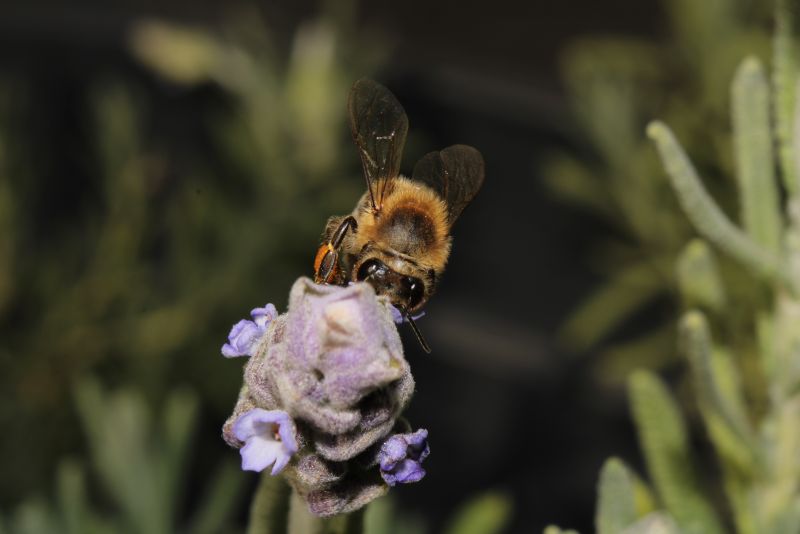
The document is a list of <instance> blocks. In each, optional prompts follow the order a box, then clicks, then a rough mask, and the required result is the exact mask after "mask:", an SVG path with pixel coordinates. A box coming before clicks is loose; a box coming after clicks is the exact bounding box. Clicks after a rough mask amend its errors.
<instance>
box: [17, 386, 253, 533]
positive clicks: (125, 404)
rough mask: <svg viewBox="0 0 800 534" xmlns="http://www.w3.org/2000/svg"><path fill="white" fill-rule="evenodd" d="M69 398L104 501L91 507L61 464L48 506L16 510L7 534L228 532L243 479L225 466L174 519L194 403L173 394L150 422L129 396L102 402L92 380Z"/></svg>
mask: <svg viewBox="0 0 800 534" xmlns="http://www.w3.org/2000/svg"><path fill="white" fill-rule="evenodd" d="M75 393H76V398H77V403H78V405H79V411H80V414H81V418H82V421H83V423H84V428H85V430H86V434H87V438H88V442H89V448H90V451H91V459H92V462H93V464H94V466H93V467H94V472H95V473H96V474H97V475H98V478H99V481H100V483H101V484H100V488H101V489H102V491H103V494H104V496H105V497H106V499H105V500H104V501H101V503H102V504H100V505H99V506H98V504H97V503H95V502H93V500H91V499H90V493H89V490H88V488H87V481H86V474H85V470H84V469H83V468H82V467H81V466H80V464H78V463H76V462H74V461H71V460H65V461H63V462H62V463H61V464H60V466H59V469H58V476H57V478H56V484H55V498H54V502H53V503H52V504H50V503H47V502H45V501H43V500H41V499H37V498H34V499H31V500H28V501H25V502H23V503H22V504H21V505H20V506H19V507H18V508H17V510H16V512H15V513H14V514H13V517H12V521H11V526H10V527H9V529H8V530H9V532H10V533H12V534H25V533H29V532H30V533H34V532H35V533H40V534H46V533H49V532H52V533H67V534H105V533H116V532H148V533H150V532H153V533H159V532H163V533H173V532H185V533H187V534H208V533H212V532H220V531H222V530H225V529H229V528H230V521H231V516H232V513H233V511H234V510H235V509H236V508H237V507H238V505H239V501H240V498H241V497H242V496H243V495H242V491H241V489H242V482H243V479H242V478H241V477H240V476H235V475H236V474H237V473H238V468H237V467H236V466H235V465H232V463H231V462H224V463H223V464H222V465H221V466H220V468H218V469H217V470H216V471H215V472H214V473H213V474H212V476H210V477H208V482H207V489H206V491H205V494H204V496H203V497H202V498H201V500H200V505H199V506H197V507H196V508H195V509H194V514H193V515H192V516H191V517H188V518H185V517H183V514H181V504H182V500H183V492H184V490H185V488H186V487H187V484H186V482H187V478H188V471H187V469H186V467H187V466H186V462H187V461H188V460H189V459H190V457H191V451H192V450H193V449H194V443H193V441H192V438H193V437H194V425H195V422H196V420H197V399H196V397H195V396H194V395H192V394H189V393H188V392H180V391H179V392H176V393H173V394H172V395H170V396H169V397H168V398H167V399H166V401H165V405H164V406H163V408H162V409H161V410H160V412H161V413H160V417H159V418H154V414H153V410H152V409H151V408H150V407H149V406H148V405H147V403H146V402H145V401H144V399H143V398H142V396H141V395H138V394H136V393H134V392H132V391H127V390H122V391H118V392H115V393H113V394H108V393H105V392H104V391H103V390H102V389H101V388H100V386H99V385H98V383H97V382H96V381H95V380H89V379H87V380H84V381H83V382H81V383H80V384H79V385H78V386H77V387H76V390H75ZM108 505H110V509H109V510H106V509H105V506H108ZM101 506H102V507H101Z"/></svg>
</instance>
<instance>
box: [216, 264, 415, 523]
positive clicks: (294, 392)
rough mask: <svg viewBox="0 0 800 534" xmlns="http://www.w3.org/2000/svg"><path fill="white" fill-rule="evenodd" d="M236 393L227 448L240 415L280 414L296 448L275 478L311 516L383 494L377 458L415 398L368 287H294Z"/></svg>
mask: <svg viewBox="0 0 800 534" xmlns="http://www.w3.org/2000/svg"><path fill="white" fill-rule="evenodd" d="M252 354H253V356H252V357H251V358H250V359H249V360H248V362H247V365H246V366H245V371H244V386H243V388H242V391H241V392H240V395H239V400H238V402H237V403H236V407H235V408H234V413H233V415H232V416H231V417H230V418H229V419H228V421H227V422H226V423H225V425H224V427H223V437H224V439H225V440H226V441H227V442H228V443H229V444H230V445H231V446H233V447H237V448H239V447H242V445H243V443H242V442H241V441H240V440H239V439H237V437H236V435H235V433H234V432H233V428H234V424H235V423H236V421H237V419H239V417H240V416H242V415H244V414H245V413H247V412H250V411H251V410H253V409H255V408H260V409H263V410H282V411H284V412H286V413H287V414H288V415H289V416H290V417H291V418H292V419H293V421H294V423H295V426H296V429H297V436H296V438H297V445H298V450H297V452H296V453H295V454H294V455H293V456H292V458H291V460H290V461H289V463H288V465H287V466H286V468H285V469H284V471H283V473H284V474H285V475H286V477H287V479H288V480H289V482H290V483H291V484H292V486H293V487H294V489H295V490H296V491H297V492H298V493H299V494H300V495H301V496H303V497H304V498H305V499H306V501H307V502H308V505H309V509H310V510H311V512H312V513H314V514H316V515H319V516H329V515H334V514H338V513H346V512H350V511H353V510H357V509H358V508H361V507H362V506H364V505H365V504H367V503H368V502H369V501H371V500H372V499H375V498H376V497H379V496H380V495H383V494H384V493H385V492H386V491H387V490H388V486H387V485H386V483H385V482H384V480H383V479H382V478H381V475H380V469H379V465H378V453H379V450H380V448H381V445H382V444H383V443H384V442H385V441H386V440H387V439H388V438H389V437H390V436H391V435H393V434H397V433H403V432H408V431H409V428H408V425H407V424H406V423H405V422H404V421H402V420H401V419H399V416H400V414H401V412H402V411H403V409H404V408H405V407H406V405H407V404H408V402H409V400H410V399H411V395H412V393H413V391H414V379H413V378H412V376H411V371H410V368H409V365H408V362H407V361H406V360H405V357H404V356H403V347H402V344H401V342H400V336H399V335H398V333H397V328H396V326H395V323H394V321H393V317H392V313H391V305H390V304H389V302H388V300H387V299H385V298H384V297H376V295H375V292H374V290H373V289H372V287H371V286H370V285H369V284H365V283H356V284H352V285H350V286H348V287H338V286H328V285H317V284H314V283H313V282H312V281H311V280H309V279H308V278H300V279H299V280H298V281H297V282H295V284H294V286H293V287H292V290H291V293H290V295H289V309H288V312H287V313H285V314H283V315H279V316H278V317H276V318H275V319H274V320H272V321H271V322H270V323H269V325H268V327H267V329H266V331H265V332H264V334H263V336H262V337H261V338H260V339H259V340H258V341H257V342H256V343H255V344H254V346H253V350H252Z"/></svg>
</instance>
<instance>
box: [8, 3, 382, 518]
mask: <svg viewBox="0 0 800 534" xmlns="http://www.w3.org/2000/svg"><path fill="white" fill-rule="evenodd" d="M351 7H352V6H350V5H348V4H346V3H339V4H336V5H335V6H332V7H331V8H330V10H329V11H327V12H326V13H324V14H323V15H321V16H320V17H319V18H318V19H316V20H312V21H310V22H308V23H307V24H305V25H303V26H301V27H300V28H299V30H298V31H297V33H296V34H295V35H294V36H293V40H292V41H291V42H290V43H289V44H288V47H289V49H288V52H287V51H286V50H282V49H279V44H278V39H277V38H276V32H274V31H273V29H272V28H270V27H269V25H268V24H265V23H264V22H263V20H262V18H261V17H260V15H259V14H258V13H256V12H248V13H242V14H241V15H240V16H237V17H233V18H232V20H228V21H220V23H219V25H218V28H217V29H214V30H211V29H201V28H192V29H189V28H184V27H178V26H174V25H171V24H168V23H166V22H157V21H147V22H142V23H140V24H138V25H136V26H135V27H134V28H131V32H130V48H131V51H132V56H133V55H135V57H138V58H139V60H140V61H141V64H142V65H145V66H147V67H148V68H152V72H153V75H152V79H153V84H158V86H159V87H158V93H157V94H154V93H153V92H151V91H152V90H151V89H148V87H147V86H145V85H143V84H142V83H141V81H138V82H137V81H136V80H135V79H134V78H131V77H129V74H126V73H125V72H124V71H123V72H121V73H109V74H108V75H106V76H105V78H99V77H98V79H96V80H91V81H89V82H87V83H86V86H85V87H86V91H85V93H84V94H81V95H80V99H81V102H82V106H81V107H80V108H79V109H81V110H82V113H83V115H82V116H81V117H79V123H80V125H81V126H80V128H76V130H75V132H74V135H73V136H72V137H70V138H69V139H67V140H66V142H67V143H68V146H69V147H70V148H72V149H74V150H75V152H76V154H75V155H74V156H73V154H72V153H71V152H70V151H69V150H64V149H62V150H61V151H60V152H58V153H59V154H61V153H66V154H67V156H69V157H70V161H72V157H74V161H72V164H73V167H70V168H66V170H64V172H63V173H62V172H60V169H59V168H58V166H57V165H56V164H54V163H52V162H51V160H50V159H48V158H47V157H46V156H45V154H46V153H47V148H48V147H47V146H36V143H35V142H34V139H37V138H38V137H37V134H39V137H41V135H40V134H41V132H38V131H35V129H34V127H33V126H30V127H29V126H28V125H29V124H31V123H35V121H33V120H31V119H30V118H31V117H32V116H34V115H35V114H36V112H37V106H35V105H34V103H33V102H31V101H29V100H28V99H27V98H26V95H27V92H28V87H27V86H26V84H27V83H28V82H27V81H26V80H24V79H23V80H18V81H15V82H13V83H12V82H10V81H9V82H5V83H3V84H2V85H0V87H2V97H3V98H2V99H0V248H2V250H0V365H2V372H0V391H1V392H2V393H0V395H1V397H0V400H1V401H2V402H0V406H2V408H0V424H2V426H3V428H4V432H5V436H6V438H5V439H3V440H2V446H0V462H1V463H0V465H2V471H3V475H4V477H3V482H2V484H0V499H1V500H2V502H3V503H13V502H15V501H17V500H19V499H20V498H21V497H22V496H24V495H26V494H29V493H30V492H31V491H32V490H33V489H35V488H43V487H46V486H47V485H48V484H47V482H46V481H47V480H49V479H50V477H51V476H50V475H51V473H52V472H53V471H54V470H55V464H56V461H57V458H58V457H60V456H61V455H63V454H64V453H65V452H69V451H73V452H74V451H78V450H80V448H81V441H82V438H81V433H80V430H79V425H78V424H77V413H76V410H74V409H71V407H72V406H74V403H73V401H72V393H71V392H72V391H74V384H75V382H76V381H77V380H79V379H80V378H81V377H83V376H85V375H86V374H87V373H92V374H94V375H95V376H98V377H100V379H101V381H102V382H103V383H108V384H115V385H129V384H132V385H135V387H136V389H137V390H139V391H141V393H142V395H144V398H145V399H146V402H147V403H149V404H150V405H152V406H161V405H163V403H164V402H166V399H168V398H171V397H170V395H171V392H172V391H173V390H174V389H175V388H176V387H179V386H187V385H189V384H191V387H192V389H193V395H196V397H197V399H199V400H198V402H199V406H200V407H201V408H202V410H201V411H200V413H201V414H202V416H204V417H206V418H207V419H208V422H209V424H210V425H212V426H211V427H210V428H211V429H212V430H213V428H214V427H215V426H217V425H219V424H220V422H221V421H223V420H224V419H225V416H226V415H227V412H229V410H230V407H231V406H232V404H233V402H234V400H235V398H236V392H237V390H238V387H239V383H240V380H241V369H240V368H239V367H238V366H235V365H226V362H225V361H224V359H223V358H222V357H221V356H220V355H219V351H218V348H219V346H221V344H222V342H224V334H225V332H227V329H228V328H229V327H230V324H231V323H232V322H235V320H236V318H238V317H240V316H242V315H244V314H246V312H247V310H249V309H250V308H252V307H255V306H258V305H263V304H264V300H259V299H270V300H272V301H274V302H275V303H276V304H277V305H278V306H282V305H283V303H282V302H281V298H283V297H281V296H282V295H285V294H286V288H287V287H289V285H290V282H291V281H292V280H294V279H295V278H296V277H297V276H298V275H299V274H302V273H307V272H309V269H310V263H311V261H312V260H313V254H314V252H315V248H316V245H317V243H318V236H319V234H320V232H321V230H322V228H323V225H324V223H325V220H326V218H327V217H328V216H329V215H330V214H331V213H338V212H342V211H345V210H346V209H349V208H350V207H351V206H352V203H353V201H354V199H356V198H357V197H358V195H359V194H360V193H361V188H362V182H361V181H360V179H359V168H358V161H357V158H356V157H354V156H355V153H354V150H353V148H352V143H351V141H350V139H349V135H348V133H347V130H346V120H345V107H346V106H345V103H346V94H347V91H348V89H349V87H350V85H351V84H352V81H353V80H354V79H357V78H358V77H361V76H364V75H367V74H369V72H371V71H372V70H373V69H374V68H375V67H376V65H377V64H378V62H379V61H380V58H381V57H382V50H383V49H382V47H381V46H379V45H378V46H376V44H375V43H374V42H373V41H374V40H375V39H374V37H372V36H370V37H369V38H366V37H365V36H364V35H363V34H362V33H360V32H357V31H354V29H353V28H352V26H351V22H352V21H351V20H350V18H351V17H352V12H351V11H350V9H351ZM367 44H369V45H368V46H367ZM153 47H157V48H158V54H157V55H156V56H155V57H156V59H157V60H156V59H154V55H153V54H152V53H151V52H152V50H153ZM137 68H141V67H137ZM163 94H166V95H170V94H175V95H179V96H181V97H185V98H184V100H189V101H192V102H195V103H197V106H196V108H194V109H192V110H191V111H192V113H191V114H190V115H189V117H190V120H189V121H187V125H188V126H187V125H175V124H174V123H171V122H169V121H168V119H167V116H161V115H159V113H158V109H159V106H163V105H165V103H164V102H163V101H161V102H158V99H159V98H161V99H162V100H163V99H164V98H165V97H163V96H158V95H163ZM166 98H169V96H167V97H166ZM166 105H170V102H167V103H166ZM198 147H202V149H201V150H198ZM270 295H272V297H270ZM120 409H122V407H120ZM200 422H201V424H203V423H205V422H206V421H205V420H203V419H201V421H200ZM213 445H214V446H216V447H217V448H218V449H222V448H223V447H224V445H223V444H222V443H221V442H220V443H216V444H213ZM214 450H215V449H214V447H213V446H202V447H199V448H198V450H196V451H195V454H197V456H196V457H195V460H194V461H199V460H198V459H197V458H198V457H200V458H203V459H208V458H210V457H213V456H214ZM95 452H96V454H95V455H94V456H95V457H97V459H98V460H99V458H100V457H102V454H103V451H102V450H98V451H95ZM97 455H100V456H97ZM173 460H174V461H178V460H181V461H182V460H184V459H182V458H177V457H176V458H174V459H173ZM150 468H155V466H151V467H150ZM155 496H156V494H154V495H153V497H155ZM163 502H165V503H168V502H169V499H163ZM4 508H5V505H4ZM164 513H166V512H164ZM157 515H158V516H159V517H161V516H162V515H163V514H161V513H159V514H157ZM154 521H156V519H154ZM160 524H165V522H163V521H162V522H161V523H160ZM145 530H147V531H153V532H154V531H155V530H148V529H145ZM162 530H163V529H162Z"/></svg>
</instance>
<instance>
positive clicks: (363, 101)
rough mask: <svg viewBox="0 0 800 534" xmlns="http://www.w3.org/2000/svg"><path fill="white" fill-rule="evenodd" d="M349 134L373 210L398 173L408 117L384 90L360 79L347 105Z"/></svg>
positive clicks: (352, 90)
mask: <svg viewBox="0 0 800 534" xmlns="http://www.w3.org/2000/svg"><path fill="white" fill-rule="evenodd" d="M347 112H348V115H349V119H350V131H351V132H352V133H353V141H355V143H356V146H357V147H358V152H359V155H360V156H361V165H362V166H363V167H364V177H365V178H366V180H367V188H368V189H369V194H370V198H371V200H372V207H373V208H374V209H379V208H380V207H381V204H382V201H383V196H384V195H385V194H386V192H387V191H388V190H389V188H391V183H392V181H393V180H394V179H395V178H396V177H397V175H398V173H399V172H400V158H401V157H402V155H403V146H404V145H405V143H406V134H407V133H408V117H406V112H405V111H404V110H403V106H401V105H400V102H398V101H397V98H395V96H394V95H393V94H392V93H391V92H390V91H389V90H388V89H387V88H385V87H384V86H382V85H381V84H379V83H377V82H374V81H372V80H367V79H361V80H358V81H357V82H356V83H355V84H353V88H352V89H350V97H349V99H348V102H347Z"/></svg>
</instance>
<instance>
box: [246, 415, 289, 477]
mask: <svg viewBox="0 0 800 534" xmlns="http://www.w3.org/2000/svg"><path fill="white" fill-rule="evenodd" d="M233 433H234V435H235V436H236V439H238V440H239V441H243V442H244V443H245V445H244V447H242V448H241V449H240V450H239V452H240V453H241V455H242V469H243V470H245V471H263V470H264V469H265V468H267V467H268V466H270V465H272V474H273V475H277V474H278V473H280V472H281V471H282V470H283V468H284V467H286V464H288V463H289V459H290V458H291V457H292V454H294V453H296V452H297V449H298V447H297V439H296V437H295V435H296V433H297V430H296V429H295V426H294V421H292V418H291V417H289V414H287V413H286V412H284V411H281V410H264V409H262V408H254V409H252V410H250V411H249V412H246V413H244V414H243V415H241V416H240V417H239V418H238V419H237V420H236V422H235V423H234V424H233Z"/></svg>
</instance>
